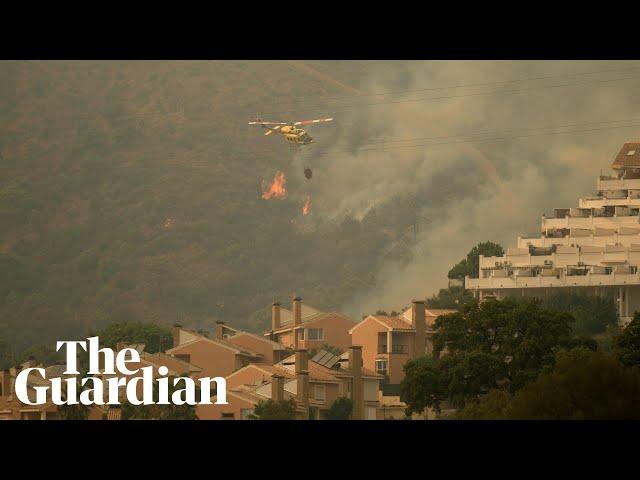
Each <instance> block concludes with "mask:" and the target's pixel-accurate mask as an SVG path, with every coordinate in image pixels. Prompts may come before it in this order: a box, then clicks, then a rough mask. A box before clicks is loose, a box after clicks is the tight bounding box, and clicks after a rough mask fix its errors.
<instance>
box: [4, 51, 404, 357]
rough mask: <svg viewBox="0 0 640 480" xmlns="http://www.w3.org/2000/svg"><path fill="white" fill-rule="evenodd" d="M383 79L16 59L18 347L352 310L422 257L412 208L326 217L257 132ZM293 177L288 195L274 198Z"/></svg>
mask: <svg viewBox="0 0 640 480" xmlns="http://www.w3.org/2000/svg"><path fill="white" fill-rule="evenodd" d="M367 73H368V72H367V71H366V69H365V68H364V66H363V65H362V64H359V63H358V62H352V63H348V64H347V62H332V63H330V64H329V63H322V62H310V63H309V64H308V65H300V64H297V65H296V64H292V63H287V62H187V61H181V62H2V63H1V64H0V125H2V128H1V129H0V155H1V158H0V224H1V225H2V228H1V229H0V263H1V265H0V335H1V336H2V337H3V340H4V342H5V345H7V346H8V345H10V346H11V348H12V349H14V350H15V351H20V350H21V349H23V348H25V347H26V346H29V345H32V344H35V343H43V342H44V343H48V344H51V343H52V342H54V341H55V340H58V339H62V338H64V337H66V336H72V335H82V334H83V333H86V332H87V331H88V330H89V329H90V328H97V327H100V326H102V325H104V324H106V323H108V322H110V321H116V320H118V321H121V320H142V321H152V322H160V323H164V324H171V323H173V322H176V321H179V322H181V323H183V324H189V325H194V326H208V325H211V323H212V322H213V321H214V320H225V321H227V322H229V323H230V324H232V325H234V326H237V327H242V328H250V329H253V330H255V331H260V330H261V329H262V328H263V327H264V326H265V325H266V322H267V318H268V311H269V305H270V303H271V302H272V300H273V299H274V298H278V299H281V300H286V299H287V298H288V297H290V295H291V294H292V293H293V292H294V291H295V292H296V293H299V294H301V295H302V296H303V297H304V299H305V301H308V302H310V303H312V304H314V305H317V306H318V307H320V308H324V309H336V308H339V307H340V305H341V304H343V303H344V302H346V301H347V300H348V299H349V298H350V297H351V296H352V295H353V294H354V292H356V291H358V290H359V289H364V288H367V286H368V285H370V284H371V283H372V282H373V278H374V275H375V274H376V272H377V271H378V270H379V268H380V266H381V264H382V262H383V261H384V260H385V259H387V258H388V257H389V256H395V257H400V258H402V257H406V256H407V255H408V254H409V249H408V248H406V247H404V245H405V244H406V241H405V239H403V238H400V239H399V238H398V233H397V232H409V233H407V234H406V235H407V238H410V236H411V235H410V230H408V228H409V227H410V225H411V219H412V215H411V211H410V209H406V208H405V209H404V210H402V209H395V210H393V212H394V214H393V215H390V214H389V212H390V211H391V210H387V211H386V213H385V211H384V210H380V209H373V210H372V211H370V212H369V213H368V214H367V216H365V217H364V218H363V219H362V220H361V221H359V220H354V219H351V218H345V219H342V220H335V221H328V220H321V219H316V220H315V221H313V222H311V221H310V220H309V219H308V218H306V217H302V215H301V206H302V203H301V201H302V199H303V195H302V193H297V192H302V190H303V188H302V187H303V185H302V184H303V183H304V182H305V181H306V180H305V179H304V177H303V176H302V175H301V172H300V171H298V169H297V167H294V166H293V165H292V153H291V152H290V151H289V149H288V148H287V146H286V145H283V144H282V142H278V141H273V140H274V139H271V138H268V139H265V138H264V137H262V136H261V135H260V132H258V131H255V130H251V129H250V128H248V127H247V125H246V121H247V120H248V118H249V117H250V116H252V115H254V114H256V113H260V112H261V111H263V110H275V109H276V108H275V107H276V106H277V108H278V109H283V110H284V109H291V108H293V107H294V106H295V105H294V104H293V101H292V100H291V99H292V98H300V97H318V98H322V97H323V96H331V95H346V94H348V93H349V91H348V90H349V88H353V89H354V91H355V89H357V88H358V86H359V85H360V84H361V82H364V81H365V79H366V75H367ZM264 105H267V106H268V108H266V109H265V108H264ZM278 170H281V171H284V172H286V174H287V179H288V183H287V187H288V189H289V191H290V195H289V197H288V198H287V199H284V200H281V201H280V200H274V201H265V200H263V199H262V198H261V193H262V190H261V189H262V183H263V182H264V181H265V180H270V179H271V178H273V176H274V174H275V173H276V171H278ZM314 180H315V177H314ZM312 181H313V180H312ZM402 204H403V205H404V203H402ZM385 205H386V206H385V207H384V208H386V209H391V208H392V206H393V201H392V202H391V203H387V204H385ZM400 236H401V237H402V235H400Z"/></svg>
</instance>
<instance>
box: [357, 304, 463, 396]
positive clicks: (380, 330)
mask: <svg viewBox="0 0 640 480" xmlns="http://www.w3.org/2000/svg"><path fill="white" fill-rule="evenodd" d="M452 312H454V310H442V309H438V310H436V309H429V308H426V307H425V305H424V302H423V301H417V300H414V301H413V302H412V305H411V308H409V309H407V310H406V311H404V312H403V313H402V314H400V315H397V316H389V315H369V316H367V317H366V318H365V319H364V320H362V321H361V322H360V323H358V324H357V325H356V326H354V327H353V328H352V329H351V330H350V331H349V332H350V334H351V339H352V341H353V343H354V344H355V343H357V344H360V345H362V358H363V361H364V366H365V368H368V369H370V370H373V371H375V372H376V373H378V374H381V375H384V376H385V377H386V380H387V381H386V383H388V384H391V385H397V384H399V383H400V382H401V381H402V379H403V378H404V371H403V367H404V364H405V363H406V362H407V361H408V360H411V359H413V358H416V357H418V356H422V355H425V354H431V353H432V352H433V342H432V337H433V333H434V331H433V325H434V323H435V321H436V319H437V318H438V317H440V316H442V315H446V314H449V313H452Z"/></svg>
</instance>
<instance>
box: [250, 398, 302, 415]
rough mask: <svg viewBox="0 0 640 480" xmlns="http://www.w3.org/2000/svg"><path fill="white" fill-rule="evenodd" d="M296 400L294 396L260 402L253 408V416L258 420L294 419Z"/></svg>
mask: <svg viewBox="0 0 640 480" xmlns="http://www.w3.org/2000/svg"><path fill="white" fill-rule="evenodd" d="M295 417H296V402H295V400H294V399H293V398H290V399H289V400H282V401H280V402H275V401H273V400H272V399H268V400H264V401H262V402H258V404H257V405H256V406H255V408H254V410H253V418H254V419H257V420H294V419H295Z"/></svg>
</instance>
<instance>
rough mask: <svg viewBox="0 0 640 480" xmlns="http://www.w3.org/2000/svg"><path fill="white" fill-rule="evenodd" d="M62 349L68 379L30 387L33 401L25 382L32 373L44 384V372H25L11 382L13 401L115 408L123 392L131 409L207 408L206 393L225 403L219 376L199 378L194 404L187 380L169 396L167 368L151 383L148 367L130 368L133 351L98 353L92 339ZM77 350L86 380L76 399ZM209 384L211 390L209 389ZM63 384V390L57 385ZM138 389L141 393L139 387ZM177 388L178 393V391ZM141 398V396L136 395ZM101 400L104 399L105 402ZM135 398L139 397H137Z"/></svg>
mask: <svg viewBox="0 0 640 480" xmlns="http://www.w3.org/2000/svg"><path fill="white" fill-rule="evenodd" d="M63 347H66V365H67V368H66V370H65V372H64V374H65V375H70V377H68V378H64V379H63V378H51V379H48V380H49V382H50V384H51V386H50V387H49V386H34V387H33V389H34V390H35V392H36V395H35V401H31V399H30V398H29V395H28V382H27V380H28V377H29V375H31V374H32V372H37V373H38V374H39V375H40V376H41V377H42V378H43V379H45V380H47V379H46V374H45V369H44V368H25V369H24V370H22V371H21V372H20V373H19V374H18V376H17V377H16V383H15V392H16V396H17V397H18V400H20V401H21V402H22V403H24V404H27V405H43V404H45V403H47V400H48V398H47V397H48V396H50V399H51V401H52V402H53V403H54V404H55V405H77V404H78V403H80V404H82V405H105V404H107V405H119V404H120V401H119V397H120V395H119V391H120V389H121V388H124V389H125V393H126V398H127V401H128V402H129V403H131V404H133V405H170V404H174V405H185V404H187V405H198V404H203V405H211V403H212V402H211V395H212V393H211V392H212V391H214V392H215V394H216V402H215V403H216V404H222V405H226V404H227V384H226V381H225V379H224V378H223V377H214V378H210V377H203V378H200V379H198V383H199V388H200V395H199V396H200V398H199V401H196V392H197V388H196V381H195V380H193V379H192V378H189V377H177V378H173V387H174V388H175V390H174V391H173V393H172V394H171V396H169V378H168V377H167V376H166V375H167V374H168V373H169V369H168V368H167V367H165V366H161V367H159V368H158V369H157V372H158V374H159V376H158V377H156V378H154V372H153V367H152V366H148V367H143V368H134V369H130V368H129V366H132V365H131V364H135V363H137V364H140V354H139V353H138V352H137V351H136V350H134V349H133V348H124V349H122V350H120V351H119V352H118V353H117V354H115V353H114V351H113V350H112V349H110V348H106V347H105V348H100V346H99V342H98V337H90V338H87V341H61V342H57V344H56V351H59V350H60V349H61V348H63ZM78 347H80V348H82V349H83V350H84V351H86V352H88V353H89V370H88V372H87V374H88V375H91V376H87V377H84V378H82V380H81V381H80V385H81V389H80V390H81V392H80V395H79V396H78V388H77V376H78V375H80V372H79V371H78V369H77V353H78V350H77V349H78ZM100 355H102V356H103V358H104V362H103V364H104V368H103V370H100ZM212 383H215V387H214V388H213V389H212V387H211V385H212ZM63 384H64V385H63ZM155 385H157V388H158V390H157V391H158V395H157V399H158V401H155V400H154V394H153V393H154V386H155ZM140 386H142V388H140ZM178 387H183V388H178ZM140 393H142V395H140ZM105 395H106V398H105ZM140 396H141V397H142V398H140Z"/></svg>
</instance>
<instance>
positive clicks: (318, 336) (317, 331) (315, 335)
mask: <svg viewBox="0 0 640 480" xmlns="http://www.w3.org/2000/svg"><path fill="white" fill-rule="evenodd" d="M309 340H324V328H310V329H309Z"/></svg>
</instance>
